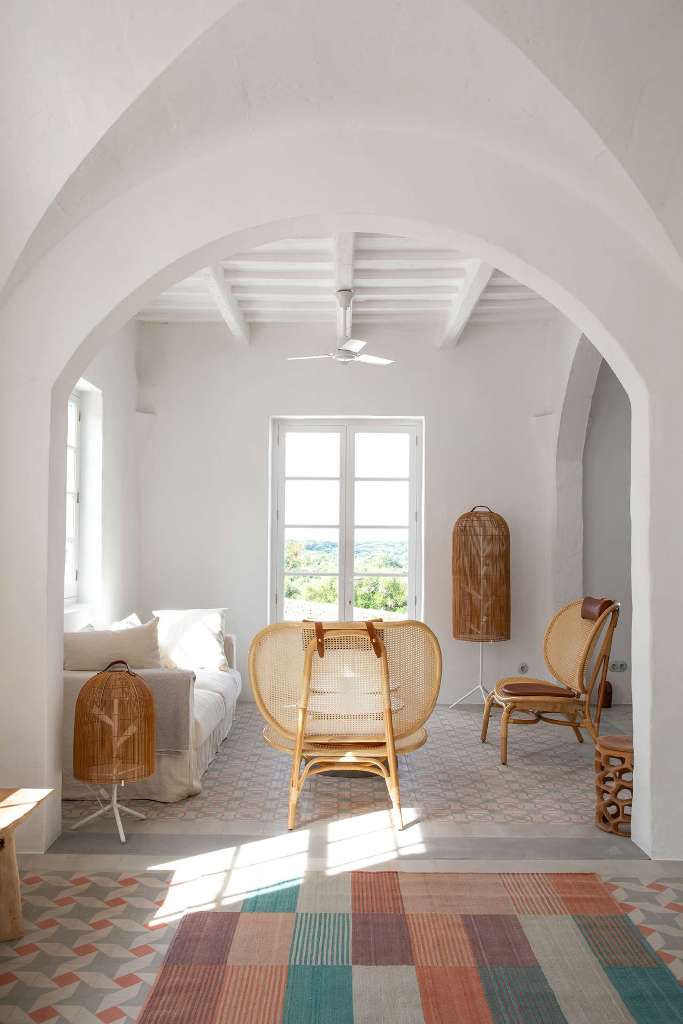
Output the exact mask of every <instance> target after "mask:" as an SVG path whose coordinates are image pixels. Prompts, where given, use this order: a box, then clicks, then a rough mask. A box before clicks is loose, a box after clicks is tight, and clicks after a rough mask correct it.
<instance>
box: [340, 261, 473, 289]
mask: <svg viewBox="0 0 683 1024" xmlns="http://www.w3.org/2000/svg"><path fill="white" fill-rule="evenodd" d="M466 276H467V272H466V271H465V270H464V269H461V268H459V267H453V269H452V270H422V269H421V268H417V269H416V270H361V269H360V267H358V266H357V267H356V273H355V287H356V288H428V287H432V288H433V287H435V286H437V285H440V286H441V287H442V288H453V289H455V288H459V287H460V285H461V284H462V282H463V281H464V280H465V278H466Z"/></svg>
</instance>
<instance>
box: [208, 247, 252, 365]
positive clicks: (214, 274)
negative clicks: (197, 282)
mask: <svg viewBox="0 0 683 1024" xmlns="http://www.w3.org/2000/svg"><path fill="white" fill-rule="evenodd" d="M204 273H205V275H206V286H207V288H208V290H209V295H210V296H211V298H212V299H213V301H214V302H215V303H216V306H217V308H218V312H219V313H220V315H221V316H222V317H223V319H224V320H225V323H226V324H227V327H228V330H229V331H230V333H231V334H232V336H233V338H235V340H236V341H239V342H241V343H242V344H243V345H248V344H249V341H250V340H251V339H250V335H249V325H248V324H247V321H246V320H245V319H244V316H243V314H242V310H241V309H240V306H239V303H238V302H237V300H236V299H235V297H234V295H233V294H232V289H231V287H230V285H229V284H228V282H227V281H226V280H225V274H224V272H223V268H222V267H221V266H220V264H218V263H215V264H213V265H212V266H210V267H207V268H206V270H205V271H204Z"/></svg>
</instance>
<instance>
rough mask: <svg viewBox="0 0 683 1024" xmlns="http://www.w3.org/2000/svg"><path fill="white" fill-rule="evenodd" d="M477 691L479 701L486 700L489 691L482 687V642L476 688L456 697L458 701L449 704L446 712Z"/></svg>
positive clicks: (480, 644)
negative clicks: (479, 694)
mask: <svg viewBox="0 0 683 1024" xmlns="http://www.w3.org/2000/svg"><path fill="white" fill-rule="evenodd" d="M477 690H479V692H480V693H481V699H482V700H486V698H487V697H488V695H489V691H488V690H487V689H486V687H485V686H484V644H483V642H482V641H480V642H479V682H478V683H477V685H476V686H473V687H472V689H471V690H468V691H467V693H463V695H462V697H458V699H457V700H454V701H453V703H452V704H449V705H448V710H449V711H450V710H451V708H454V707H455V706H456V704H461V703H462V702H463V701H464V700H467V698H468V697H469V696H470V694H472V693H476V692H477Z"/></svg>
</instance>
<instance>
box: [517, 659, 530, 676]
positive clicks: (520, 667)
mask: <svg viewBox="0 0 683 1024" xmlns="http://www.w3.org/2000/svg"><path fill="white" fill-rule="evenodd" d="M517 671H518V672H519V674H520V676H525V675H526V674H527V672H528V671H529V666H528V665H527V663H526V662H525V661H523V662H522V664H521V665H518V666H517Z"/></svg>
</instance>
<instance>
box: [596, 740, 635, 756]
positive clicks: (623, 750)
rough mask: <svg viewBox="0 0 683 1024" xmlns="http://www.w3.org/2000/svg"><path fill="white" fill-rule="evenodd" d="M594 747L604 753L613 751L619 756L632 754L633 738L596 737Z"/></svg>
mask: <svg viewBox="0 0 683 1024" xmlns="http://www.w3.org/2000/svg"><path fill="white" fill-rule="evenodd" d="M595 745H596V747H598V749H599V750H602V751H605V752H606V751H611V750H614V751H615V752H617V753H619V754H632V753H633V736H616V735H612V736H609V735H607V736H598V738H597V740H596V741H595Z"/></svg>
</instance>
